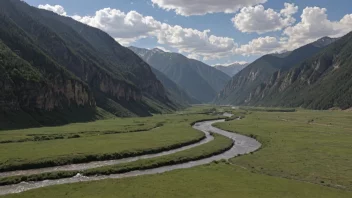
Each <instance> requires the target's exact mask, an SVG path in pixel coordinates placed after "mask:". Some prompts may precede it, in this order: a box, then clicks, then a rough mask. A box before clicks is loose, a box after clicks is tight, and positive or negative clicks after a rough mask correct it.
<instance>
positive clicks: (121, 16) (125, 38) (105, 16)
mask: <svg viewBox="0 0 352 198" xmlns="http://www.w3.org/2000/svg"><path fill="white" fill-rule="evenodd" d="M73 18H74V19H75V20H77V21H80V22H82V23H85V24H87V25H90V26H92V27H96V28H99V29H101V30H103V31H105V32H107V33H109V34H110V35H111V36H112V37H114V38H115V40H117V41H118V42H119V43H121V44H123V45H128V44H130V43H133V42H135V41H136V40H138V39H141V38H145V37H148V36H150V35H152V34H154V32H155V31H157V30H159V29H160V28H161V25H162V24H161V23H160V22H158V21H156V20H155V19H154V18H153V17H150V16H147V17H144V16H143V15H141V14H139V13H138V12H136V11H130V12H128V13H124V12H122V11H120V10H116V9H111V8H104V9H101V10H98V11H96V13H95V15H94V16H83V17H81V16H77V15H75V16H73Z"/></svg>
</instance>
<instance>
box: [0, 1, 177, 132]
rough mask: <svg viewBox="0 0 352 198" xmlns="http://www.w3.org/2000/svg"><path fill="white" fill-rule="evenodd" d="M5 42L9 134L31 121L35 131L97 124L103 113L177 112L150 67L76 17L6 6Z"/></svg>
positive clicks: (0, 10) (1, 9)
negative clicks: (43, 127) (81, 123)
mask: <svg viewBox="0 0 352 198" xmlns="http://www.w3.org/2000/svg"><path fill="white" fill-rule="evenodd" d="M0 43H1V45H0V47H1V48H0V49H1V54H0V56H1V57H3V58H2V59H0V61H1V62H0V70H1V75H2V78H1V81H0V87H1V96H0V112H1V113H0V114H1V115H0V117H1V119H2V121H1V123H4V124H3V126H5V125H6V126H5V128H6V127H9V126H10V125H12V126H14V125H18V124H19V122H21V121H24V120H31V122H30V123H28V125H29V126H32V125H33V126H38V125H55V124H64V123H68V122H74V121H89V120H94V119H96V116H97V115H96V113H97V110H99V111H102V109H104V112H105V113H107V112H110V113H112V114H114V115H117V116H148V115H151V113H158V112H162V111H170V110H173V109H175V108H177V106H176V105H175V104H174V103H173V102H171V101H170V100H169V99H168V97H167V93H166V91H165V89H164V87H163V85H162V84H161V82H160V81H159V80H158V79H157V78H156V76H155V74H154V73H153V72H152V70H151V68H150V66H149V65H148V64H147V63H145V62H144V61H143V60H142V59H141V58H140V57H138V56H137V55H136V54H134V53H133V52H132V51H131V50H129V49H128V48H125V47H123V46H121V45H119V44H118V43H117V42H116V41H115V40H114V39H113V38H111V37H110V36H109V35H108V34H106V33H105V32H103V31H101V30H99V29H96V28H93V27H90V26H87V25H85V24H82V23H79V22H77V21H75V20H73V19H72V18H69V17H64V16H60V15H57V14H55V13H53V12H50V11H46V10H41V9H37V8H34V7H31V6H29V5H28V4H26V3H25V2H23V1H20V0H1V1H0ZM9 114H11V115H13V116H14V117H16V115H19V114H21V115H23V116H24V117H23V119H21V120H18V119H12V118H11V117H13V116H10V115H9ZM67 115H81V116H67ZM82 115H84V116H82ZM3 119H4V120H3ZM6 119H7V121H6ZM16 122H17V123H16ZM1 123H0V128H1V127H2V124H1Z"/></svg>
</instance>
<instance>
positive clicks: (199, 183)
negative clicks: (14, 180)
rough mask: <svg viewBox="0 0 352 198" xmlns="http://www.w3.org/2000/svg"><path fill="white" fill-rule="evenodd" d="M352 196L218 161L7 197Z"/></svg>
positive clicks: (299, 197)
mask: <svg viewBox="0 0 352 198" xmlns="http://www.w3.org/2000/svg"><path fill="white" fill-rule="evenodd" d="M41 197H51V198H56V197H66V198H80V197H85V198H113V197H131V198H132V197H135V198H136V197H138V198H139V197H143V198H149V197H150V198H159V197H160V198H164V197H167V198H179V197H199V198H208V197H209V198H213V197H219V198H232V197H244V198H258V197H260V198H349V197H352V192H346V191H342V190H339V189H334V188H327V187H324V186H320V185H314V184H309V183H303V182H298V181H294V180H288V179H283V178H278V177H270V176H267V175H261V174H256V173H252V172H250V171H249V170H245V169H242V168H239V167H236V166H233V165H229V164H225V163H219V164H215V163H213V164H210V165H206V166H201V167H196V168H191V169H185V170H176V171H172V172H169V173H164V174H158V175H151V176H141V177H135V178H126V179H117V180H102V181H97V182H88V183H78V184H67V185H59V186H53V187H48V188H42V189H37V190H32V191H27V192H24V193H21V194H16V195H9V196H4V198H41Z"/></svg>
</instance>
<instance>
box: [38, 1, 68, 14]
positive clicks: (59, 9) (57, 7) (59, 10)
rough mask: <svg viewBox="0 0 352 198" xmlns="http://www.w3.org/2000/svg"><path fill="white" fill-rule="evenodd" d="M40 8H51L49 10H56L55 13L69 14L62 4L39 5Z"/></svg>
mask: <svg viewBox="0 0 352 198" xmlns="http://www.w3.org/2000/svg"><path fill="white" fill-rule="evenodd" d="M38 8H40V9H44V10H49V11H52V12H55V13H57V14H59V15H63V16H66V15H67V13H66V11H65V9H64V8H63V7H62V6H61V5H49V4H45V5H39V6H38Z"/></svg>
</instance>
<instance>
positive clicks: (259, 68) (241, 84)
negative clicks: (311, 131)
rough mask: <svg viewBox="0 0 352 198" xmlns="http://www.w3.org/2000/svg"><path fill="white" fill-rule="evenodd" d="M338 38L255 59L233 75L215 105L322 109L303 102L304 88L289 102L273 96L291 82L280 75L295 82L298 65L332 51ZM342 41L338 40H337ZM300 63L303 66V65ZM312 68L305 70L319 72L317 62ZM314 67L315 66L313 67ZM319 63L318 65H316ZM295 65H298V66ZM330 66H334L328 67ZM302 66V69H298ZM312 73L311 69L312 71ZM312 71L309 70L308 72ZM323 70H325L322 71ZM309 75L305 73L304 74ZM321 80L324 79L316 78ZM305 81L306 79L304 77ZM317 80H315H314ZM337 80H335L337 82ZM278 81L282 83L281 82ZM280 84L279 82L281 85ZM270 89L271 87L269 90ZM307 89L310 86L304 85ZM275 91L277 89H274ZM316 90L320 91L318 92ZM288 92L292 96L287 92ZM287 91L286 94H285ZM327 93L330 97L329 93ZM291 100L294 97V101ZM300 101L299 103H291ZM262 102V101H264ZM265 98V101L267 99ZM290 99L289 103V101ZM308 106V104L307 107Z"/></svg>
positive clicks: (308, 83) (325, 39)
mask: <svg viewBox="0 0 352 198" xmlns="http://www.w3.org/2000/svg"><path fill="white" fill-rule="evenodd" d="M336 40H337V39H333V38H328V37H324V38H322V39H319V40H318V41H316V42H313V43H311V44H308V45H305V46H303V47H300V48H298V49H296V50H294V51H292V52H286V53H284V54H281V55H280V54H270V55H265V56H263V57H261V58H259V59H258V60H256V61H254V62H253V63H251V64H250V65H248V66H247V67H246V68H244V69H243V70H242V71H241V72H239V73H238V74H236V75H235V76H234V77H233V78H232V79H231V80H230V82H229V83H228V84H227V85H226V86H225V88H224V89H223V90H222V91H221V92H220V94H219V95H218V98H217V100H216V103H218V104H233V105H259V104H260V105H264V106H266V105H270V106H301V105H304V104H306V105H304V106H307V107H314V108H315V107H319V108H321V106H310V105H309V104H310V103H312V101H311V102H307V101H305V102H302V96H301V95H302V93H300V92H301V91H303V89H299V90H296V94H297V95H294V94H293V95H291V97H292V98H291V99H287V100H286V99H285V97H284V96H282V97H281V98H280V97H278V95H277V94H276V95H275V94H274V95H272V93H274V92H275V93H283V91H284V90H285V89H286V88H288V87H290V86H286V85H287V84H291V83H293V82H291V81H290V80H289V81H283V78H284V77H282V76H286V75H293V76H294V77H293V78H292V76H291V77H289V76H286V77H287V78H288V79H291V80H292V79H295V80H297V79H296V78H297V77H298V76H297V75H298V73H297V72H298V70H299V69H297V68H299V65H302V64H304V63H305V62H304V61H307V60H310V59H312V58H313V57H315V56H317V54H319V52H320V53H323V51H325V47H326V46H329V47H330V48H334V46H335V45H337V43H336ZM339 42H341V41H339ZM302 62H303V63H302ZM311 63H312V65H306V66H305V67H310V68H314V67H315V70H317V71H319V69H318V68H320V67H322V66H321V65H319V64H318V63H314V62H311ZM314 64H315V66H314ZM316 64H318V65H316ZM297 65H298V66H297ZM330 66H333V65H330ZM301 67H304V66H301ZM303 70H304V69H303ZM313 70H314V69H313ZM309 71H310V72H312V70H311V69H309ZM324 71H325V70H324ZM307 75H308V73H307ZM320 77H323V76H319V78H320ZM279 79H281V80H282V82H284V84H283V85H282V86H279V87H277V86H274V88H271V86H272V85H273V84H277V80H279ZM302 79H306V80H308V78H303V76H302ZM315 80H317V79H315ZM336 81H338V79H336ZM280 82H281V81H280ZM306 84H307V85H310V84H311V81H307V82H306ZM280 85H281V83H280ZM269 87H270V88H269ZM307 87H309V86H307ZM275 88H277V90H275ZM317 90H319V89H317ZM288 92H289V93H292V92H290V91H288ZM288 92H287V93H288ZM326 94H329V93H328V92H327V93H326ZM293 98H296V99H295V100H293ZM298 98H301V99H300V100H299V101H300V102H293V101H296V100H298ZM264 99H265V100H264ZM266 99H267V100H266ZM288 100H290V101H288ZM308 103H309V104H308Z"/></svg>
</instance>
